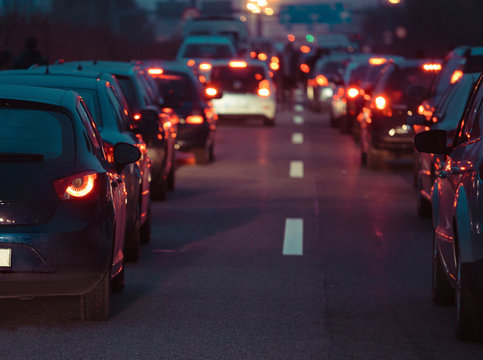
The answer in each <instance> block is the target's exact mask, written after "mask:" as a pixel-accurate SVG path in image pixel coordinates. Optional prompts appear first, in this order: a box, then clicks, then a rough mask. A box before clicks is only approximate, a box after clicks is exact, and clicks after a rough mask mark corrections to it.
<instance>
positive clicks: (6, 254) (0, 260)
mask: <svg viewBox="0 0 483 360" xmlns="http://www.w3.org/2000/svg"><path fill="white" fill-rule="evenodd" d="M10 266H12V249H0V267H10Z"/></svg>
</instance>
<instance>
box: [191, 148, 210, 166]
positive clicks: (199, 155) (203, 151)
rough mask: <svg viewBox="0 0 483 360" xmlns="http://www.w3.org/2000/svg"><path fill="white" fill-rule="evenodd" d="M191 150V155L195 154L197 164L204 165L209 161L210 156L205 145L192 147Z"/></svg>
mask: <svg viewBox="0 0 483 360" xmlns="http://www.w3.org/2000/svg"><path fill="white" fill-rule="evenodd" d="M192 152H193V155H194V156H195V162H196V163H197V164H199V165H204V164H207V163H208V162H209V160H210V156H209V154H208V151H207V147H206V146H203V147H199V148H194V149H193V150H192Z"/></svg>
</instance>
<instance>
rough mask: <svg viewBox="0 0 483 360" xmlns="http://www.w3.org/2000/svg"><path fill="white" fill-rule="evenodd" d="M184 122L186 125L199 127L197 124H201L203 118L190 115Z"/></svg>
mask: <svg viewBox="0 0 483 360" xmlns="http://www.w3.org/2000/svg"><path fill="white" fill-rule="evenodd" d="M185 122H186V123H187V124H194V125H199V124H203V122H204V119H203V116H201V115H190V116H188V117H187V118H186V120H185Z"/></svg>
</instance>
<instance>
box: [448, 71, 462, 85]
mask: <svg viewBox="0 0 483 360" xmlns="http://www.w3.org/2000/svg"><path fill="white" fill-rule="evenodd" d="M462 77H463V71H461V70H455V72H454V73H453V75H451V80H450V82H451V84H455V83H457V82H458V81H459V80H460V79H461V78H462Z"/></svg>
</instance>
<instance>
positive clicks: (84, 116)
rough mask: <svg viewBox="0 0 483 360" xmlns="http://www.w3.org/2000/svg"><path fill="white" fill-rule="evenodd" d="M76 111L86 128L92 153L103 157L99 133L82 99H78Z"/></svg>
mask: <svg viewBox="0 0 483 360" xmlns="http://www.w3.org/2000/svg"><path fill="white" fill-rule="evenodd" d="M77 113H78V114H79V116H80V118H81V120H82V123H83V124H84V127H85V129H86V132H87V137H88V140H89V143H90V145H91V147H92V153H93V154H94V155H96V156H97V157H99V158H100V159H105V154H104V148H103V146H102V139H101V136H100V135H99V132H98V131H97V127H96V124H95V122H94V120H93V119H92V116H91V114H90V112H89V110H88V108H87V106H86V104H85V102H84V101H83V100H82V99H80V100H79V101H78V103H77Z"/></svg>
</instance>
